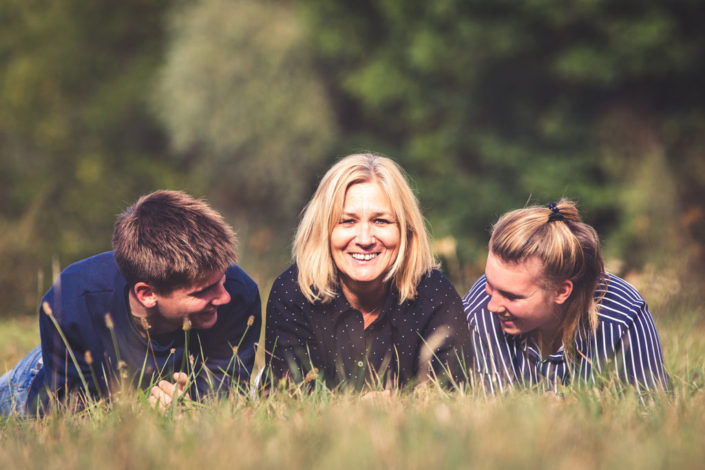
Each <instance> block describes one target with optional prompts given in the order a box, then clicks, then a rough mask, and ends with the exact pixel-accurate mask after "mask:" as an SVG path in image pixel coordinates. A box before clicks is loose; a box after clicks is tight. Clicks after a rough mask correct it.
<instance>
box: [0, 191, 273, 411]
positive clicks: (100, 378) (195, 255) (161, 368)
mask: <svg viewBox="0 0 705 470" xmlns="http://www.w3.org/2000/svg"><path fill="white" fill-rule="evenodd" d="M234 239H235V236H234V234H233V231H232V229H231V228H230V227H229V226H228V225H227V224H226V223H225V222H224V221H223V219H222V217H221V216H220V214H218V213H217V212H216V211H214V210H213V209H212V208H210V207H209V206H208V205H207V204H206V203H205V202H203V201H200V200H196V199H194V198H192V197H191V196H189V195H187V194H185V193H182V192H178V191H156V192H154V193H152V194H149V195H146V196H143V197H142V198H140V199H139V200H138V201H137V203H135V204H134V205H133V206H131V207H130V208H128V209H127V210H126V211H125V212H124V213H123V214H122V215H120V216H119V218H118V220H117V222H116V223H115V230H114V232H113V251H112V252H107V253H102V254H99V255H96V256H93V257H91V258H87V259H85V260H82V261H79V262H77V263H74V264H72V265H71V266H69V267H68V268H66V270H64V271H63V272H62V273H61V275H60V276H59V277H58V279H57V280H56V282H55V283H54V285H53V287H52V288H51V289H50V290H49V291H48V292H47V294H46V295H45V296H44V298H43V299H42V304H41V307H40V313H39V326H40V333H41V345H40V346H37V347H36V348H35V349H33V350H32V351H31V352H30V353H29V354H28V355H27V356H26V357H25V358H24V359H23V360H22V361H20V363H19V364H17V366H15V368H14V369H12V370H11V371H9V372H8V373H6V374H5V375H4V376H3V377H2V378H0V412H2V413H3V414H5V415H8V414H10V413H19V414H28V415H33V414H36V413H38V412H41V411H42V410H45V409H46V407H47V406H48V405H51V404H52V403H56V402H61V401H62V400H63V399H64V398H65V397H67V396H68V395H67V392H78V394H77V396H78V397H79V400H81V399H85V398H86V396H91V397H93V398H100V397H109V395H110V392H111V390H112V389H113V388H114V387H115V386H116V385H117V384H118V383H119V382H120V381H123V382H124V381H127V382H129V383H132V384H134V385H135V386H138V387H146V386H149V385H150V384H152V385H153V384H155V383H156V381H158V380H159V379H162V378H165V379H167V380H161V381H159V383H158V385H157V386H154V387H153V389H152V396H151V398H150V401H151V402H152V404H157V403H159V404H160V405H162V406H163V405H164V404H167V403H169V402H170V401H171V399H172V397H175V394H176V393H177V391H182V393H184V394H185V396H186V394H188V396H189V397H191V398H194V399H197V398H201V397H203V396H206V395H209V394H213V393H216V392H227V391H229V390H231V388H232V387H235V386H238V384H239V385H240V386H241V387H247V384H248V381H249V375H250V372H251V370H252V366H253V364H254V357H255V350H254V348H255V342H256V341H257V339H258V338H259V332H260V325H261V318H260V317H261V309H260V297H259V292H258V290H257V286H256V284H255V283H254V282H253V281H252V280H251V279H250V278H249V277H248V276H247V274H245V272H244V271H242V270H241V269H240V268H239V267H237V266H236V265H234V264H233V263H234V262H235V260H236V255H235V249H234ZM187 386H189V388H188V389H186V387H187ZM78 405H79V406H80V405H81V403H80V401H79V403H78Z"/></svg>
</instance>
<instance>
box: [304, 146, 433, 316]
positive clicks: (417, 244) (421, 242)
mask: <svg viewBox="0 0 705 470" xmlns="http://www.w3.org/2000/svg"><path fill="white" fill-rule="evenodd" d="M368 182H374V183H377V184H379V185H380V187H381V188H382V191H383V192H384V193H385V194H386V195H387V197H388V198H389V201H390V203H391V206H392V211H393V213H394V217H395V219H396V222H397V224H398V225H399V234H400V238H399V253H398V254H397V257H396V260H395V261H394V263H393V264H392V266H391V268H390V269H389V272H387V273H386V275H385V278H384V280H385V282H389V281H391V282H392V284H393V286H394V287H395V288H396V289H397V291H398V292H399V302H400V303H401V302H403V301H405V300H407V299H413V298H414V297H416V294H417V291H416V286H417V285H418V283H419V280H420V279H421V276H423V275H424V274H426V273H428V272H430V271H431V270H432V269H433V268H434V267H436V262H435V260H434V258H433V254H432V252H431V245H430V242H429V237H428V234H427V232H426V226H425V224H424V219H423V217H422V215H421V211H420V209H419V204H418V201H417V199H416V196H414V193H413V191H412V190H411V188H410V187H409V184H408V183H407V181H406V178H405V177H404V174H403V170H402V169H401V168H400V167H399V165H397V164H396V163H395V162H393V161H392V160H390V159H388V158H385V157H381V156H379V155H374V154H371V153H364V154H353V155H348V156H347V157H345V158H343V159H341V160H340V161H338V162H337V163H336V164H335V165H333V167H331V168H330V170H328V172H327V173H326V174H325V175H324V176H323V179H321V182H320V184H319V185H318V188H317V189H316V192H315V193H314V195H313V197H312V198H311V200H310V201H309V203H308V204H307V205H306V207H305V208H304V210H303V215H302V217H301V222H300V223H299V227H298V229H297V231H296V237H295V239H294V246H293V250H292V251H293V257H294V261H295V262H296V264H297V266H298V270H299V275H298V282H299V286H300V288H301V291H302V292H303V294H304V295H305V296H306V298H307V299H308V300H309V301H310V302H316V301H320V302H323V303H326V302H330V301H331V300H332V299H333V298H334V297H335V296H336V291H337V287H338V272H337V269H336V267H335V264H334V262H333V256H332V254H331V250H330V234H331V232H332V231H333V228H334V227H335V225H336V224H337V223H338V221H339V220H340V217H341V215H342V212H343V204H344V202H345V194H346V191H347V189H348V188H349V187H350V186H352V185H354V184H358V183H368Z"/></svg>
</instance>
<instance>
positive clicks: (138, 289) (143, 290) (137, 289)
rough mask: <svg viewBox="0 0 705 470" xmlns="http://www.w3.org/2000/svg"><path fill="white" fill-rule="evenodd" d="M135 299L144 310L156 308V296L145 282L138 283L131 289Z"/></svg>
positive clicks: (152, 288)
mask: <svg viewBox="0 0 705 470" xmlns="http://www.w3.org/2000/svg"><path fill="white" fill-rule="evenodd" d="M132 290H133V292H134V293H135V297H136V298H137V300H138V301H139V303H141V304H142V305H143V306H144V307H145V308H149V309H151V308H154V307H156V306H157V295H156V291H155V290H154V287H152V286H150V285H149V284H147V283H146V282H138V283H136V284H135V286H134V287H133V288H132Z"/></svg>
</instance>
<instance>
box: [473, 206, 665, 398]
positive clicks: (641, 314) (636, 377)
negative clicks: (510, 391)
mask: <svg viewBox="0 0 705 470" xmlns="http://www.w3.org/2000/svg"><path fill="white" fill-rule="evenodd" d="M463 303H464V307H465V313H466V315H467V319H468V322H469V325H470V331H471V334H472V341H473V350H474V353H475V358H474V367H475V370H476V372H477V373H479V374H480V376H481V377H482V383H483V385H484V387H485V388H486V389H487V390H489V391H491V392H492V393H495V392H497V391H502V390H504V389H505V388H507V387H511V386H513V385H515V384H521V385H526V386H533V385H538V386H539V387H540V388H541V389H553V390H557V387H558V385H559V384H563V385H565V384H569V383H576V382H582V383H595V382H597V381H598V380H601V378H602V379H611V378H612V377H614V376H613V375H611V372H614V374H616V378H618V379H619V380H620V381H623V382H626V383H629V384H632V385H633V386H634V387H635V388H637V389H638V390H639V391H647V390H665V389H667V388H668V376H667V375H666V372H665V371H664V368H663V354H662V351H661V343H660V341H659V337H658V333H657V332H656V327H655V325H654V321H653V318H652V316H651V313H650V312H649V308H648V306H647V304H646V302H645V301H644V299H643V298H642V297H641V296H640V295H639V293H638V292H637V291H636V290H635V289H634V287H632V286H631V285H629V284H628V283H627V282H626V281H624V280H622V279H620V278H619V277H617V276H615V275H614V274H608V273H606V272H605V270H604V266H603V261H602V254H601V250H600V241H599V238H598V236H597V233H596V232H595V230H594V229H593V228H592V227H590V226H589V225H587V224H585V223H583V222H582V221H581V219H580V216H579V215H578V210H577V209H576V206H575V203H574V202H572V201H568V200H565V199H564V200H561V201H559V202H558V203H549V204H548V205H547V206H545V207H542V206H533V207H527V208H524V209H518V210H514V211H511V212H508V213H506V214H504V215H503V216H502V217H500V218H499V220H498V221H497V223H496V224H495V225H494V227H493V230H492V236H491V238H490V243H489V254H488V256H487V265H486V267H485V275H484V276H482V277H481V278H480V279H479V280H478V281H477V282H476V283H475V285H474V286H473V287H472V288H471V289H470V292H468V294H467V295H466V296H465V298H464V299H463Z"/></svg>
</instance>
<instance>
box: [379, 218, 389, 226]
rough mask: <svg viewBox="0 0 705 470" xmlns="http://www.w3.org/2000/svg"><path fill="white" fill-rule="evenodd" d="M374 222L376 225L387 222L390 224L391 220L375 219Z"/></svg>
mask: <svg viewBox="0 0 705 470" xmlns="http://www.w3.org/2000/svg"><path fill="white" fill-rule="evenodd" d="M375 223H376V224H377V225H387V224H390V223H391V222H390V221H389V220H387V219H375Z"/></svg>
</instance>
